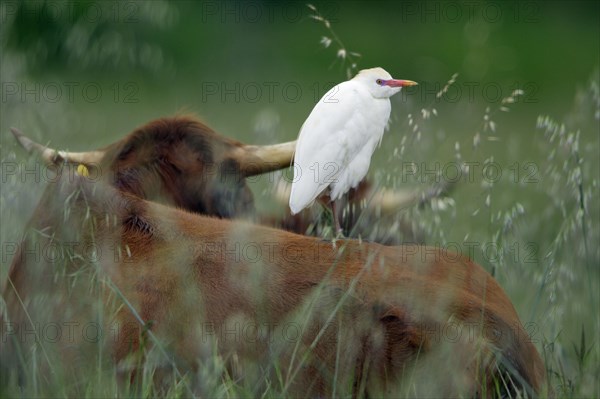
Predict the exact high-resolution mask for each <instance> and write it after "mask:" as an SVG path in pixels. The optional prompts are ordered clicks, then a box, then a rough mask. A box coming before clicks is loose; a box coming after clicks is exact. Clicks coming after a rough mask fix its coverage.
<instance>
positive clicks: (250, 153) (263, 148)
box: [228, 141, 296, 177]
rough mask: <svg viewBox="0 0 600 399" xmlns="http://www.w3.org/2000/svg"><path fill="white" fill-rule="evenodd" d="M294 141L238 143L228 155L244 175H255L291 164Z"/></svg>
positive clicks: (294, 148) (294, 147)
mask: <svg viewBox="0 0 600 399" xmlns="http://www.w3.org/2000/svg"><path fill="white" fill-rule="evenodd" d="M295 150H296V142H295V141H290V142H287V143H281V144H273V145H240V146H237V147H235V148H234V149H233V150H231V152H230V154H228V155H229V157H231V158H233V159H235V160H236V161H237V163H238V164H239V169H240V172H241V173H242V175H243V176H244V177H249V176H256V175H260V174H262V173H267V172H272V171H274V170H279V169H283V168H287V167H288V166H290V165H291V164H292V160H293V159H294V151H295Z"/></svg>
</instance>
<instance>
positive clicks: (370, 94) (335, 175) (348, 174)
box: [290, 68, 417, 235]
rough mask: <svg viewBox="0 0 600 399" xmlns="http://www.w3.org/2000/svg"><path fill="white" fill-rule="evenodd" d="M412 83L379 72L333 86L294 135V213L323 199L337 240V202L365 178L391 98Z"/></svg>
mask: <svg viewBox="0 0 600 399" xmlns="http://www.w3.org/2000/svg"><path fill="white" fill-rule="evenodd" d="M416 84H417V83H416V82H413V81H411V80H399V79H393V78H392V76H391V75H390V74H389V73H387V72H386V71H385V70H384V69H383V68H371V69H365V70H362V71H360V72H359V73H358V75H356V76H355V77H354V78H352V79H351V80H348V81H346V82H343V83H340V84H338V85H337V86H334V87H333V88H332V89H331V90H329V91H328V92H327V94H325V95H324V96H323V98H321V100H320V101H319V102H318V103H317V105H315V107H314V108H313V110H312V112H311V113H310V115H309V116H308V119H306V121H305V122H304V124H303V125H302V128H301V129H300V134H299V135H298V141H297V143H296V152H295V155H294V180H293V181H292V192H291V194H290V209H291V211H292V214H296V213H298V212H300V211H302V210H303V209H304V208H306V207H307V206H309V205H311V204H312V203H313V202H314V200H315V199H317V198H318V197H322V198H324V199H325V201H326V202H329V203H330V207H331V211H332V213H333V220H334V223H335V227H336V233H337V234H338V235H341V232H342V229H341V227H340V223H339V220H338V218H337V214H336V209H335V201H336V200H337V199H338V198H340V197H341V196H342V195H344V194H345V193H347V192H348V191H349V190H350V188H352V187H356V186H357V185H358V183H359V182H360V181H361V180H362V179H363V178H364V177H365V176H366V175H367V172H368V170H369V164H370V163H371V156H372V155H373V152H374V151H375V148H376V147H377V146H378V145H379V144H380V143H381V138H382V137H383V132H384V129H385V127H386V125H387V123H388V120H389V118H390V113H391V110H392V106H391V104H390V97H391V96H393V95H394V94H396V93H398V92H400V90H401V89H402V87H405V86H414V85H416ZM327 197H328V198H327Z"/></svg>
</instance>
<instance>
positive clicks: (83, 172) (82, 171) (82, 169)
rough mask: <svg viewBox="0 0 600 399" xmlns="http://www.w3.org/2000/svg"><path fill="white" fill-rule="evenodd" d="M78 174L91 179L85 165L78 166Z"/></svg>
mask: <svg viewBox="0 0 600 399" xmlns="http://www.w3.org/2000/svg"><path fill="white" fill-rule="evenodd" d="M77 174H78V175H81V176H84V177H90V172H89V170H88V168H87V166H85V165H84V164H82V163H80V164H79V165H77Z"/></svg>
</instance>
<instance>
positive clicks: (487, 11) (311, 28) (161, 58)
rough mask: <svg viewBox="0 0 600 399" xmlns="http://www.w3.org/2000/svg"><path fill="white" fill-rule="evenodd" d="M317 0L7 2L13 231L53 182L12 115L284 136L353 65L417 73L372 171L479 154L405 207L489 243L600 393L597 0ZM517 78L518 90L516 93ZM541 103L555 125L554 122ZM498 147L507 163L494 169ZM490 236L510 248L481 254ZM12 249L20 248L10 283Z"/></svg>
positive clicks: (568, 380)
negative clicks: (447, 190) (15, 134)
mask: <svg viewBox="0 0 600 399" xmlns="http://www.w3.org/2000/svg"><path fill="white" fill-rule="evenodd" d="M312 4H314V8H316V11H315V10H313V9H312V8H310V7H308V6H307V5H306V4H305V3H302V2H267V1H265V2H263V1H250V2H220V1H200V2H192V1H181V2H180V1H175V2H164V1H152V2H142V1H139V2H138V1H123V2H113V1H99V2H93V1H89V2H88V1H65V2H63V1H46V2H44V1H39V2H11V1H4V2H2V3H1V6H0V12H1V15H0V17H1V22H2V28H1V34H2V37H1V43H2V46H1V48H2V60H1V64H0V65H1V68H2V69H1V81H2V102H1V115H0V133H1V134H0V145H1V150H2V153H1V158H2V162H3V175H2V192H1V196H0V197H1V201H2V202H1V210H2V226H1V229H0V232H1V234H2V237H1V240H2V242H3V243H6V242H12V241H16V240H18V237H19V235H20V234H21V231H22V228H23V225H24V223H25V221H26V219H27V217H28V215H29V214H30V213H31V210H32V209H33V207H34V206H35V204H36V202H37V200H38V198H39V194H40V192H41V190H42V188H43V186H44V182H43V178H42V179H37V178H35V177H34V176H35V173H30V174H29V175H27V174H26V173H25V174H24V173H23V170H26V168H27V167H33V166H32V165H33V162H32V160H29V161H28V163H26V164H24V165H26V166H24V167H22V168H20V169H19V172H18V173H17V174H14V173H8V169H7V167H6V165H9V164H10V163H11V162H12V163H14V162H22V161H23V160H25V159H28V158H27V157H26V156H25V155H24V153H23V151H22V150H21V149H19V148H18V147H17V146H16V144H15V143H14V140H13V138H12V136H11V135H10V133H9V130H8V128H9V127H10V126H17V127H19V128H20V129H22V130H23V131H24V132H26V133H28V134H29V135H30V136H32V137H33V138H34V139H36V140H38V141H40V142H44V143H50V144H51V145H52V146H53V147H56V148H61V149H70V150H88V149H92V148H96V147H100V146H103V145H106V144H109V143H111V142H113V141H116V140H118V139H120V138H121V137H123V136H124V135H125V134H126V133H128V132H130V131H131V130H132V129H133V128H135V127H136V126H139V125H141V124H143V123H145V122H147V121H149V120H151V119H155V118H158V117H161V116H168V115H173V114H176V113H181V112H192V113H196V114H197V115H199V116H200V117H201V118H202V119H204V120H205V121H206V123H207V124H208V125H210V126H211V127H212V128H214V129H215V130H217V131H218V132H220V133H222V134H225V135H228V136H231V137H234V138H236V139H239V140H241V141H244V142H249V143H261V144H262V143H274V142H283V141H288V140H292V139H295V137H296V136H297V133H298V131H299V128H300V126H301V124H302V122H303V121H304V119H305V118H306V117H307V116H308V114H309V113H310V111H311V109H312V107H313V106H314V104H315V102H316V101H317V100H318V99H319V98H320V97H321V96H322V95H323V94H324V93H325V92H326V90H327V89H328V88H330V87H331V86H332V85H333V84H335V83H338V82H340V81H343V80H346V79H347V77H348V70H350V73H351V74H353V73H354V72H355V71H357V70H359V69H362V68H369V67H373V66H381V67H384V68H385V69H386V70H388V71H389V72H390V73H391V74H392V75H393V76H394V77H397V78H403V79H411V80H415V81H417V82H419V86H417V87H415V88H410V89H409V90H405V91H403V92H402V93H401V94H399V95H397V96H395V97H394V98H392V108H393V111H392V118H391V124H390V129H389V132H388V133H387V134H386V136H385V137H384V139H383V143H382V146H381V148H380V149H379V150H377V151H376V153H375V156H374V160H373V163H372V166H371V170H370V176H371V177H372V178H373V179H374V180H375V181H376V182H377V183H378V184H381V185H382V186H385V187H388V188H394V189H398V188H400V189H402V188H406V187H421V188H422V187H426V186H428V185H429V184H431V183H432V181H433V180H435V177H434V176H433V175H432V173H423V172H424V170H434V171H440V172H441V173H442V175H443V174H444V172H448V173H449V172H450V169H445V165H449V164H450V165H452V163H457V164H458V163H462V162H469V163H470V164H471V165H472V167H471V171H472V172H473V173H472V174H469V176H471V177H469V178H466V179H464V181H462V182H461V183H460V184H459V185H458V187H457V189H456V191H455V192H454V193H453V195H452V200H449V201H446V202H443V203H440V205H439V206H437V207H434V209H424V210H420V209H411V210H407V211H404V213H403V215H405V216H406V215H408V217H409V218H412V220H414V221H415V222H414V223H416V224H417V225H418V226H419V228H421V229H423V230H424V231H426V233H427V235H426V237H427V241H428V242H429V243H430V244H432V245H449V243H455V244H458V245H459V246H460V247H462V248H463V249H464V248H467V247H466V246H465V243H472V242H476V243H477V246H476V247H475V248H476V250H475V252H474V253H473V254H472V255H473V256H474V257H475V259H476V260H478V261H479V262H480V263H482V265H483V266H484V267H485V268H486V269H487V270H489V271H493V272H494V274H495V276H496V277H497V278H498V280H499V281H500V283H501V285H502V286H503V287H504V288H505V289H506V291H507V293H508V295H509V297H510V298H511V299H512V300H513V301H514V303H515V307H516V308H517V311H518V312H519V314H520V315H521V317H522V320H523V322H524V323H532V324H530V326H531V328H530V329H529V331H530V333H532V335H533V339H535V340H536V345H537V347H538V348H540V350H542V351H544V352H546V351H547V352H548V353H547V356H548V357H547V360H546V363H547V367H548V368H549V369H550V370H551V373H552V372H554V373H555V374H556V375H554V374H553V376H554V377H555V380H554V381H553V383H554V385H555V386H559V387H560V388H559V389H560V392H564V393H566V394H572V395H577V394H579V395H592V396H594V395H598V394H599V393H600V392H599V388H598V382H597V381H595V380H596V378H595V377H597V375H598V373H599V371H600V366H599V363H600V360H599V359H600V356H599V352H600V350H599V349H598V347H599V346H600V342H599V341H598V332H599V331H600V324H599V317H598V313H599V312H598V307H599V300H600V299H599V298H600V297H599V293H598V291H599V289H598V287H599V284H598V283H599V278H600V273H599V267H600V252H599V246H598V240H599V239H600V236H599V228H598V219H599V215H600V213H599V209H598V176H599V172H598V171H599V168H600V163H599V158H600V156H599V151H600V146H599V135H600V127H599V118H600V105H599V104H600V96H599V94H598V81H599V76H598V74H599V69H598V67H599V65H600V58H599V51H600V50H599V49H600V24H599V17H600V2H597V1H552V2H543V1H501V2H488V1H465V2H461V1H459V2H446V1H426V2H418V1H390V2H387V1H370V2H356V1H339V2H338V1H326V2H321V1H315V2H313V3H312ZM315 16H316V18H315ZM328 25H329V26H330V28H331V29H332V30H333V32H332V31H331V30H330V29H329V28H328ZM336 37H337V38H338V40H341V42H339V41H338V40H336ZM328 39H333V41H332V42H331V44H330V45H329V46H325V45H324V44H323V43H327V42H328ZM339 50H344V51H345V52H346V57H341V56H340V54H339ZM353 53H358V54H359V55H353ZM353 64H356V66H355V65H353ZM454 74H458V76H457V78H456V79H455V82H454V83H453V84H452V85H450V87H449V88H448V90H447V91H446V92H445V93H444V95H442V96H441V97H437V96H436V93H438V92H439V91H440V90H442V88H443V87H444V86H445V85H446V84H447V82H448V81H449V80H450V78H451V77H452V76H453V75H454ZM517 89H519V90H523V94H522V95H517V96H514V97H512V98H514V102H512V101H511V100H504V102H503V101H502V100H503V99H506V98H511V94H512V93H513V92H514V90H517ZM501 107H506V108H507V109H508V111H506V110H504V109H501ZM427 113H429V116H427ZM540 116H544V117H545V116H547V117H548V118H549V119H551V120H552V121H554V122H556V126H554V125H553V124H552V123H548V122H546V123H542V125H544V126H540V123H539V121H538V118H539V117H540ZM491 122H493V123H491ZM561 124H562V125H563V129H562V130H561ZM550 125H552V126H550ZM415 126H416V127H415ZM553 131H555V134H554V137H553V136H552V132H553ZM570 133H572V134H571V136H569V134H570ZM492 161H493V162H495V164H494V165H497V166H498V167H499V168H500V171H501V172H502V176H499V177H498V179H496V178H493V179H489V178H486V176H485V175H484V174H483V170H484V166H485V165H488V164H490V163H491V162H492ZM412 162H415V163H416V164H417V166H418V167H419V170H418V171H417V173H416V174H412V173H409V172H408V171H409V170H412V169H410V168H411V166H410V163H412ZM27 165H28V166H27ZM437 165H439V166H437ZM488 171H489V169H488ZM452 176H454V175H453V174H452ZM443 178H444V176H442V179H443ZM446 178H451V177H449V176H446ZM252 186H253V189H254V192H255V196H256V198H257V206H258V207H259V209H260V210H261V211H267V210H270V209H272V208H273V207H274V206H278V207H279V209H280V212H283V209H284V206H283V205H281V204H279V205H276V204H275V203H274V201H273V199H272V195H271V191H270V187H271V186H272V184H271V179H270V178H263V179H258V181H257V182H254V183H253V184H252ZM489 243H492V244H493V246H494V248H496V249H497V251H495V252H494V254H495V253H496V252H498V254H499V255H498V256H496V255H494V256H491V255H490V253H489V252H488V253H486V251H485V250H482V249H483V248H486V245H487V244H489ZM470 245H472V244H470ZM9 264H10V256H8V255H7V254H4V255H3V256H2V273H1V277H2V281H3V282H4V280H5V277H6V272H7V267H8V265H9ZM582 333H584V334H586V337H587V339H588V341H587V342H588V344H587V345H586V346H588V347H589V346H590V345H592V346H591V347H592V349H593V350H592V351H591V352H590V353H588V355H586V356H579V355H578V353H579V352H577V351H576V350H575V349H574V348H577V347H579V346H581V342H580V338H581V334H582Z"/></svg>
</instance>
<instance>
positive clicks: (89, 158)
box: [10, 127, 105, 166]
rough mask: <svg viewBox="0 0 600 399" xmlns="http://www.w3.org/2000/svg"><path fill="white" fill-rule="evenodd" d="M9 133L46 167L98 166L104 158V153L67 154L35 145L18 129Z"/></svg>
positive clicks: (13, 129)
mask: <svg viewBox="0 0 600 399" xmlns="http://www.w3.org/2000/svg"><path fill="white" fill-rule="evenodd" d="M10 131H11V132H12V134H13V135H14V136H15V138H16V139H17V142H18V143H19V144H20V145H21V147H23V148H24V149H25V151H27V152H28V153H30V154H32V153H36V154H38V155H39V156H40V157H41V158H42V159H43V160H44V162H46V164H47V165H49V166H52V165H60V164H63V163H65V162H70V163H78V164H84V165H94V164H96V165H97V164H99V163H100V161H101V160H102V158H103V157H104V154H105V152H104V151H87V152H67V151H57V150H55V149H53V148H50V147H47V146H45V145H42V144H39V143H36V142H35V141H33V140H31V139H30V138H29V137H27V136H25V135H24V134H23V133H22V132H21V131H20V130H19V129H17V128H14V127H11V128H10Z"/></svg>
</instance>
